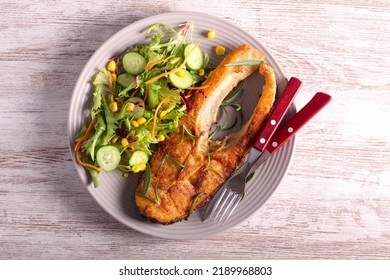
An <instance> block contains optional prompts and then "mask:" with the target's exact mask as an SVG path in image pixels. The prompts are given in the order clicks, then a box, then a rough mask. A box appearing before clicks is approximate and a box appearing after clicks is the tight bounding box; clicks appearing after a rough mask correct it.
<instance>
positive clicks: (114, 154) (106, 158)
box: [96, 145, 121, 172]
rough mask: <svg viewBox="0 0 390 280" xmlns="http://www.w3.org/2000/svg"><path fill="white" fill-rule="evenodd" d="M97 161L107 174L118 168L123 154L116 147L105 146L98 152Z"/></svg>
mask: <svg viewBox="0 0 390 280" xmlns="http://www.w3.org/2000/svg"><path fill="white" fill-rule="evenodd" d="M96 160H97V163H98V164H99V166H100V168H101V169H103V170H104V171H107V172H108V171H112V170H114V169H115V168H117V167H118V165H119V162H120V161H121V153H120V152H119V150H118V149H117V148H116V147H115V146H112V145H107V146H103V147H101V148H100V149H99V150H98V152H97V154H96Z"/></svg>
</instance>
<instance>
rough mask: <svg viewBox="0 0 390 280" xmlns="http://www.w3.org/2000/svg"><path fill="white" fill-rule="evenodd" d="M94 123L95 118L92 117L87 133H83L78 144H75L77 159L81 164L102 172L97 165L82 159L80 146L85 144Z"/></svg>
mask: <svg viewBox="0 0 390 280" xmlns="http://www.w3.org/2000/svg"><path fill="white" fill-rule="evenodd" d="M93 123H94V120H93V119H92V121H91V122H90V124H89V126H88V128H87V130H86V131H85V134H84V135H83V137H81V138H80V139H79V140H78V141H77V143H76V145H75V146H74V151H75V152H76V160H77V162H78V163H79V164H81V165H82V166H85V167H89V168H92V169H95V170H97V171H99V172H100V169H99V168H98V167H96V166H95V165H92V164H89V163H86V162H83V161H82V160H81V159H80V146H81V144H83V142H84V141H86V140H87V139H88V135H89V133H90V132H91V130H92V128H93Z"/></svg>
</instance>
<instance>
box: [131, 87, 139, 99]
mask: <svg viewBox="0 0 390 280" xmlns="http://www.w3.org/2000/svg"><path fill="white" fill-rule="evenodd" d="M137 91H138V88H136V89H135V90H134V91H133V92H132V93H131V95H130V97H134V95H135V94H136V93H137Z"/></svg>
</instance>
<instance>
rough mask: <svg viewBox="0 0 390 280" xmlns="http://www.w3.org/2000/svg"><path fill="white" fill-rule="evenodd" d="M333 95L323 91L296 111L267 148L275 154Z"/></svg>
mask: <svg viewBox="0 0 390 280" xmlns="http://www.w3.org/2000/svg"><path fill="white" fill-rule="evenodd" d="M331 99H332V97H331V96H330V95H328V94H326V93H323V92H317V93H316V95H314V97H313V98H312V99H311V100H310V101H309V102H308V103H307V104H306V105H305V106H304V107H303V108H302V109H301V110H300V111H299V112H298V113H296V114H295V115H294V116H293V117H292V118H291V119H290V120H289V121H288V122H287V123H286V124H285V125H284V126H283V127H282V128H280V129H278V131H277V132H276V133H275V134H274V136H273V137H272V138H271V140H270V141H269V143H268V145H267V150H268V151H269V152H270V153H271V154H273V153H275V152H276V151H277V150H278V149H279V148H280V147H282V146H283V145H284V143H286V142H287V141H288V140H289V139H290V138H291V137H293V136H294V135H295V133H297V132H298V130H300V129H301V128H302V127H303V126H304V125H305V124H306V123H307V122H308V121H309V120H311V118H313V117H314V116H315V115H316V114H317V113H318V112H319V111H320V110H321V109H322V108H324V107H325V106H326V104H328V103H329V101H330V100H331Z"/></svg>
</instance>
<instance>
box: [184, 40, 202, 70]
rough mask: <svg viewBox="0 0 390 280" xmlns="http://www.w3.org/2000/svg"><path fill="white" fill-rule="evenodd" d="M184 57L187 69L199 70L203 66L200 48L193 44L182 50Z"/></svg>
mask: <svg viewBox="0 0 390 280" xmlns="http://www.w3.org/2000/svg"><path fill="white" fill-rule="evenodd" d="M184 56H185V57H186V58H187V67H188V68H189V69H191V70H199V69H200V68H202V66H203V53H202V50H201V48H199V46H197V45H195V44H188V45H187V46H186V47H185V49H184Z"/></svg>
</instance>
